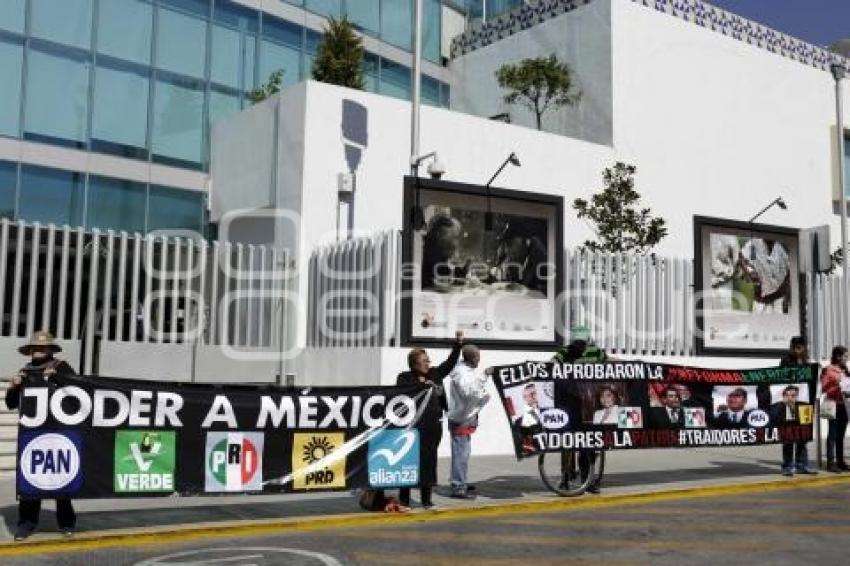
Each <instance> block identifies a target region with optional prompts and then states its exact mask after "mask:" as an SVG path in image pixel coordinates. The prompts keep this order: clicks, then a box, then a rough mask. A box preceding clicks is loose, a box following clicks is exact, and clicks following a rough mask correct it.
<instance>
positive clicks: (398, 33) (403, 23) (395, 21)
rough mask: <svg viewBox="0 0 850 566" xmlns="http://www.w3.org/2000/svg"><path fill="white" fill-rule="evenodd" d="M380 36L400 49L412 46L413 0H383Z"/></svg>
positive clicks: (408, 48)
mask: <svg viewBox="0 0 850 566" xmlns="http://www.w3.org/2000/svg"><path fill="white" fill-rule="evenodd" d="M381 38H382V39H383V40H384V41H386V42H387V43H391V44H393V45H395V46H397V47H401V48H402V49H407V50H410V49H412V48H413V2H411V0H383V4H382V9H381Z"/></svg>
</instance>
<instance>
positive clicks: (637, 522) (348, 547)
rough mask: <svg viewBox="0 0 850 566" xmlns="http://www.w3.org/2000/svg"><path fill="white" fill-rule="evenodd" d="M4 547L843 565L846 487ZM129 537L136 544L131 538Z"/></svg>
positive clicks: (171, 564) (152, 564) (239, 557)
mask: <svg viewBox="0 0 850 566" xmlns="http://www.w3.org/2000/svg"><path fill="white" fill-rule="evenodd" d="M421 517H422V519H423V520H422V521H420V522H406V523H402V524H399V525H377V526H374V525H373V526H368V527H361V528H350V527H349V528H328V529H320V530H313V531H304V532H290V533H281V534H275V535H262V536H247V537H246V536H241V537H228V536H226V535H215V536H214V537H210V538H207V539H206V540H198V541H194V542H190V543H181V544H172V545H163V546H158V545H144V546H135V547H134V546H122V547H118V548H104V549H100V550H93V551H80V552H56V553H50V554H41V555H36V556H33V555H30V556H19V557H11V556H2V555H0V564H3V565H4V566H24V565H26V566H47V565H50V566H119V565H120V566H178V565H179V566H189V565H193V566H197V565H202V564H209V565H215V566H220V565H223V566H252V565H253V566H269V565H282V564H286V565H310V566H320V565H326V566H337V565H343V564H345V565H348V564H362V565H367V564H368V565H384V564H386V565H392V566H405V565H414V564H427V565H429V566H441V565H449V564H462V565H463V566H470V565H475V564H482V565H484V564H486V565H488V566H507V565H511V566H513V565H533V566H544V565H550V564H552V565H554V564H559V565H560V564H566V563H580V564H617V565H619V564H671V565H680V564H710V565H711V566H717V565H718V564H721V565H722V566H728V565H730V564H771V565H783V564H846V563H847V560H848V556H850V485H848V484H847V483H843V484H834V485H828V486H819V487H812V486H808V487H805V488H799V487H798V488H795V489H787V490H784V489H783V490H780V491H761V492H751V493H731V494H723V495H712V496H708V497H692V496H682V497H678V498H675V499H666V500H661V501H659V500H652V499H650V500H648V501H645V502H639V503H628V504H621V503H603V500H599V505H598V506H593V507H584V508H576V509H568V510H559V511H552V512H542V513H541V512H536V513H527V512H524V513H516V512H512V511H504V512H500V513H498V514H494V515H492V516H487V517H467V518H457V517H456V516H455V517H454V518H452V517H441V516H440V515H433V514H424V513H423V515H421ZM131 544H132V543H131Z"/></svg>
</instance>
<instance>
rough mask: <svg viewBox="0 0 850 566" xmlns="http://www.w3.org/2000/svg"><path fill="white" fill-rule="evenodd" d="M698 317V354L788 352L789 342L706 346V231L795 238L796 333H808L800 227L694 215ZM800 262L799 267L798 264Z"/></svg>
mask: <svg viewBox="0 0 850 566" xmlns="http://www.w3.org/2000/svg"><path fill="white" fill-rule="evenodd" d="M693 219H694V220H693V223H694V317H695V333H694V352H695V354H696V355H697V356H719V357H733V356H734V357H758V358H768V357H781V356H783V355H785V354H787V353H788V344H787V343H785V344H783V345H782V346H781V347H770V348H755V347H744V348H728V347H715V346H710V345H708V346H707V345H706V343H705V338H704V335H705V315H704V312H705V311H704V305H703V304H702V301H703V299H702V294H703V291H704V290H705V284H704V283H705V272H704V270H703V260H704V258H703V253H702V248H703V238H702V237H703V232H704V230H705V229H706V228H719V229H722V230H735V231H739V232H741V234H742V235H749V236H752V235H766V236H778V237H782V238H793V239H794V241H795V244H796V256H795V257H794V258H793V259H794V261H793V262H792V263H791V265H790V274H789V277H790V282H791V284H792V288H793V284H794V283H795V282H796V285H797V295H798V297H797V309H796V310H795V312H796V314H797V317H798V327H797V328H796V335H798V336H803V335H804V324H805V297H804V296H803V295H804V292H805V285H804V283H803V281H801V276H800V275H799V265H800V230H799V229H797V228H790V227H787V226H776V225H772V224H758V223H751V222H744V221H740V220H730V219H726V218H715V217H710V216H694V217H693ZM795 264H796V267H795Z"/></svg>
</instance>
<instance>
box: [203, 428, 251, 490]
mask: <svg viewBox="0 0 850 566" xmlns="http://www.w3.org/2000/svg"><path fill="white" fill-rule="evenodd" d="M204 462H205V466H206V473H205V474H204V475H205V482H204V489H205V490H206V491H208V492H221V491H260V490H262V489H263V434H262V433H258V432H210V433H207V445H206V454H205V457H204Z"/></svg>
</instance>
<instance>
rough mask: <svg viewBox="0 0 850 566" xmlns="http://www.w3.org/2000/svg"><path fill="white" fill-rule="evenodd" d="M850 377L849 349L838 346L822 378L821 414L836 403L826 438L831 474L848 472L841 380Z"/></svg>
mask: <svg viewBox="0 0 850 566" xmlns="http://www.w3.org/2000/svg"><path fill="white" fill-rule="evenodd" d="M847 375H850V371H848V370H847V348H845V347H844V346H836V347H835V348H833V349H832V359H831V360H830V363H829V365H828V366H827V367H825V368H823V372H822V373H821V376H820V385H821V390H822V391H823V395H824V400H823V401H821V406H822V409H821V413H826V411H825V410H823V405H824V404H825V403H827V402H831V403H830V404H832V403H834V405H835V412H834V414H833V418H831V419H830V418H829V417H827V419H828V422H829V425H828V426H829V429H828V430H829V432H828V433H827V436H826V469H827V470H828V471H830V472H835V473H838V472H846V471H847V469H848V467H847V462H845V461H844V434H845V433H846V432H847V407H846V406H845V405H844V395H843V394H842V391H841V378H842V377H845V376H847Z"/></svg>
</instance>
